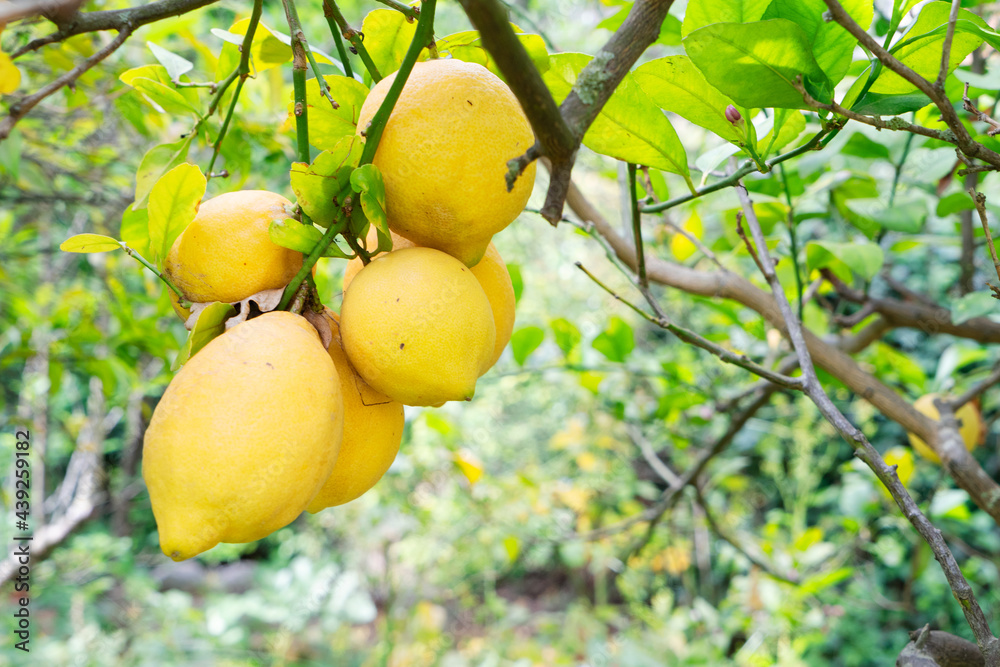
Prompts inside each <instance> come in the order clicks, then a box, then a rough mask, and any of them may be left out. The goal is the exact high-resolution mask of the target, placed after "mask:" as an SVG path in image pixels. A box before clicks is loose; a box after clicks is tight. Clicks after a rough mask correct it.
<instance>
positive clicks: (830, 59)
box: [762, 0, 874, 85]
mask: <svg viewBox="0 0 1000 667" xmlns="http://www.w3.org/2000/svg"><path fill="white" fill-rule="evenodd" d="M841 6H843V8H844V9H845V10H846V11H847V13H848V14H849V15H850V16H851V18H853V19H854V21H855V22H856V23H857V24H858V25H860V26H861V27H862V28H863V29H865V30H867V29H868V27H869V26H870V25H871V23H872V18H873V16H874V8H873V6H872V2H871V0H843V1H842V2H841ZM826 12H827V6H826V3H825V2H823V0H773V2H771V5H770V6H769V7H768V8H767V11H765V12H764V16H763V17H762V18H764V19H777V18H781V19H788V20H790V21H792V22H794V23H795V24H796V25H798V26H799V27H800V28H802V31H803V33H805V35H806V37H807V38H808V39H809V43H810V44H811V45H812V53H813V57H814V58H815V59H816V64H818V65H819V66H820V69H822V70H823V71H824V72H825V73H826V75H827V77H828V78H829V79H830V83H831V84H833V85H836V84H837V83H838V82H839V81H840V80H841V79H843V78H844V76H845V75H846V74H847V70H848V68H850V66H851V60H852V57H853V54H854V47H855V46H856V45H857V43H858V40H856V39H855V38H854V37H853V36H852V35H851V33H849V32H847V30H845V29H844V28H843V27H842V26H841V25H840V24H839V23H837V22H836V21H826V20H824V19H823V15H824V14H825V13H826Z"/></svg>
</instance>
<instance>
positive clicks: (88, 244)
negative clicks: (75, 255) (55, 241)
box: [59, 234, 122, 253]
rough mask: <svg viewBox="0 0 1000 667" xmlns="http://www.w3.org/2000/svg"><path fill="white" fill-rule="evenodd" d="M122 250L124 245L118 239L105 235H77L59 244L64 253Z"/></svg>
mask: <svg viewBox="0 0 1000 667" xmlns="http://www.w3.org/2000/svg"><path fill="white" fill-rule="evenodd" d="M121 248H122V244H121V243H119V242H118V240H117V239H113V238H111V237H110V236H104V235H103V234H77V235H76V236H71V237H69V238H68V239H66V240H65V241H63V242H62V243H60V244H59V249H60V250H62V251H63V252H80V253H92V252H108V251H109V250H121Z"/></svg>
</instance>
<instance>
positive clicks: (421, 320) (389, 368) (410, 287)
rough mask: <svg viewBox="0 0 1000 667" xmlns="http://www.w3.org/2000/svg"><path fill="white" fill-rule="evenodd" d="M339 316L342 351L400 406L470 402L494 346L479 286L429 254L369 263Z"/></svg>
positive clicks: (413, 251)
mask: <svg viewBox="0 0 1000 667" xmlns="http://www.w3.org/2000/svg"><path fill="white" fill-rule="evenodd" d="M340 317H341V320H340V328H341V333H342V335H343V341H344V350H345V351H346V352H347V357H348V358H349V359H350V360H351V364H353V365H354V368H355V369H356V370H357V371H358V374H359V375H360V376H361V377H362V378H364V380H365V382H367V383H368V384H369V385H371V387H372V388H373V389H375V390H376V391H379V392H381V393H383V394H385V395H386V396H388V397H389V398H392V399H394V400H396V401H399V402H400V403H402V404H403V405H440V404H442V403H444V402H445V401H463V400H469V399H471V398H472V396H473V394H474V393H475V390H476V380H477V379H478V378H479V376H480V374H481V373H482V372H484V371H485V370H486V369H487V368H488V367H489V366H488V364H489V361H490V357H491V356H492V354H493V346H494V343H495V341H496V327H495V326H494V324H493V312H492V310H491V309H490V302H489V299H487V298H486V293H485V292H484V291H483V288H482V287H481V286H480V285H479V281H477V280H476V278H475V276H473V275H472V271H471V270H470V269H469V268H468V267H467V266H465V265H464V264H462V263H461V262H460V261H458V260H457V259H455V258H454V257H451V256H450V255H446V254H445V253H443V252H440V251H438V250H434V249H432V248H404V249H402V250H397V251H395V252H390V253H388V254H386V255H383V256H381V257H378V258H376V259H374V260H372V262H371V263H370V264H368V266H366V267H365V268H364V269H362V270H361V271H360V272H358V275H357V276H355V277H354V280H353V281H352V282H351V286H350V288H349V289H348V290H347V292H346V293H345V294H344V304H343V306H342V308H341V312H340Z"/></svg>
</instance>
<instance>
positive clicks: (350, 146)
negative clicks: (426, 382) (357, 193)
mask: <svg viewBox="0 0 1000 667" xmlns="http://www.w3.org/2000/svg"><path fill="white" fill-rule="evenodd" d="M340 78H345V77H340ZM362 148H363V144H362V143H361V141H358V140H357V139H356V138H355V137H354V135H350V136H347V137H344V138H343V139H342V140H341V141H340V142H338V143H337V144H335V145H334V146H333V147H332V149H331V150H328V151H323V152H322V153H320V154H319V155H317V156H316V158H315V159H314V160H313V162H312V164H311V165H306V164H305V163H304V162H293V163H292V169H291V173H290V180H291V184H292V191H293V192H295V197H296V199H297V200H298V204H299V206H301V207H302V210H303V211H305V213H306V215H308V216H309V217H310V218H311V219H312V221H313V222H315V223H316V224H317V225H319V226H321V227H329V226H330V224H331V223H332V222H333V221H334V220H335V219H336V217H337V215H338V211H339V209H340V206H341V205H342V204H343V203H344V202H343V199H344V197H346V196H347V195H349V194H350V187H349V186H350V182H351V172H352V171H353V170H354V167H355V165H357V163H358V160H360V159H361V150H362Z"/></svg>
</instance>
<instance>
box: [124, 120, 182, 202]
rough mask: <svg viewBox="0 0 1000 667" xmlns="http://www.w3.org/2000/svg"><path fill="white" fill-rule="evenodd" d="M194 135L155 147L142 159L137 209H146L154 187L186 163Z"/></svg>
mask: <svg viewBox="0 0 1000 667" xmlns="http://www.w3.org/2000/svg"><path fill="white" fill-rule="evenodd" d="M193 138H194V135H193V134H189V135H187V136H186V137H184V138H183V139H181V140H180V141H175V142H174V143H172V144H160V145H159V146H153V147H152V148H150V149H149V151H147V152H146V154H145V155H144V156H143V157H142V162H140V163H139V169H138V171H137V172H136V175H135V203H134V204H133V205H132V207H133V208H135V209H141V208H146V202H147V200H148V199H149V192H150V190H152V189H153V185H154V184H155V183H156V182H157V181H158V180H160V177H161V176H163V175H164V174H165V173H167V172H168V171H170V170H171V169H173V168H174V167H176V166H177V165H179V164H181V163H182V162H184V160H185V159H187V154H188V150H189V149H190V148H191V140H192V139H193Z"/></svg>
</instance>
